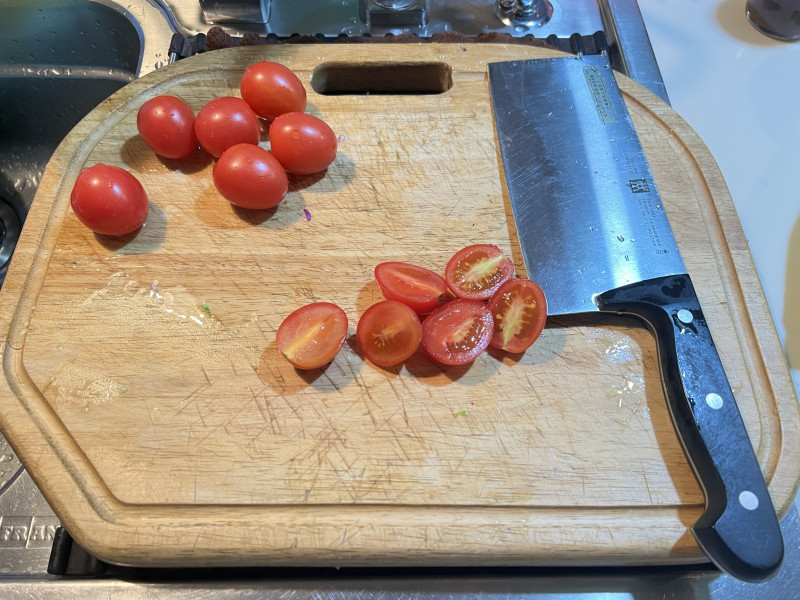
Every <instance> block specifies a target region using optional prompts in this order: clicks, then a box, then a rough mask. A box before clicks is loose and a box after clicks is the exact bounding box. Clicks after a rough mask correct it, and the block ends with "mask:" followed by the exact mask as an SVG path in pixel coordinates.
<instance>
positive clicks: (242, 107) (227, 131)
mask: <svg viewBox="0 0 800 600" xmlns="http://www.w3.org/2000/svg"><path fill="white" fill-rule="evenodd" d="M194 131H195V133H196V134H197V141H199V142H200V145H201V146H202V147H203V149H204V150H205V151H206V152H208V153H209V154H211V155H212V156H219V155H220V154H222V153H223V152H225V150H227V149H228V148H230V147H231V146H235V145H236V144H258V142H259V140H260V139H261V125H259V123H258V117H257V116H256V113H254V112H253V109H252V108H250V105H249V104H247V102H245V101H244V100H242V99H241V98H236V97H235V96H221V97H219V98H215V99H214V100H211V101H210V102H208V103H207V104H206V105H205V106H203V108H201V109H200V110H199V111H197V117H196V118H195V120H194Z"/></svg>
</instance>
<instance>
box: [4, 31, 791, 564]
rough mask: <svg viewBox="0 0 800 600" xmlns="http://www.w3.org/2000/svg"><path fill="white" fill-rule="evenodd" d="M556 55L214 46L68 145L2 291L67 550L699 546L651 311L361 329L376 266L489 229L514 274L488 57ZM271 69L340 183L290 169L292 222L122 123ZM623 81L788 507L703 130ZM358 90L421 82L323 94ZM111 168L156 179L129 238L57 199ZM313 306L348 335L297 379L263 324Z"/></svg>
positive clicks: (28, 460) (764, 344) (7, 370)
mask: <svg viewBox="0 0 800 600" xmlns="http://www.w3.org/2000/svg"><path fill="white" fill-rule="evenodd" d="M553 54H555V52H554V51H550V50H547V49H543V48H531V47H520V46H504V45H488V44H419V45H403V46H398V45H345V44H341V45H340V44H321V45H305V46H260V47H247V48H234V49H229V50H220V51H215V52H210V53H207V54H205V55H201V56H197V57H195V58H192V59H187V60H182V61H180V62H179V63H176V64H175V65H172V66H170V67H168V68H164V69H160V70H158V71H156V72H154V73H151V74H149V75H147V76H145V77H143V78H142V79H140V80H137V81H135V82H133V83H131V84H130V85H128V86H127V87H125V88H124V89H122V90H121V91H119V92H118V93H117V94H115V95H114V96H112V97H111V98H110V99H109V100H107V101H106V102H105V103H103V104H102V105H101V106H100V107H98V108H97V109H96V110H95V111H93V112H92V113H91V114H90V115H89V116H88V117H86V119H85V120H83V121H82V122H81V123H80V124H79V125H78V126H77V127H76V128H75V129H74V130H73V131H72V133H71V134H70V135H69V137H68V138H67V139H66V140H65V141H64V142H63V144H62V145H61V146H60V147H59V149H58V151H57V152H56V154H55V155H54V157H53V159H52V160H51V162H50V164H49V166H48V167H47V170H46V172H45V174H44V176H43V179H42V183H41V185H40V187H39V190H38V193H37V196H36V200H35V202H34V206H33V210H32V212H31V214H30V216H29V218H28V221H27V224H26V226H25V230H24V232H23V235H22V238H21V240H20V243H19V246H18V248H17V251H16V254H15V257H14V261H13V264H12V266H11V269H10V271H9V274H8V278H7V279H6V282H5V285H4V287H3V289H2V293H1V294H0V324H1V325H2V334H3V337H4V340H5V344H4V352H3V361H4V362H3V365H4V377H3V380H2V388H1V389H0V422H1V424H2V429H3V431H4V433H5V434H6V436H7V437H8V439H9V441H10V443H11V444H12V445H13V447H14V449H15V450H16V451H17V453H18V454H19V456H20V458H21V460H22V461H23V463H24V465H25V466H26V467H27V468H28V469H29V471H30V473H31V475H32V476H33V478H34V479H35V481H36V483H37V484H38V485H39V486H40V488H41V489H42V491H43V493H44V495H45V497H46V498H47V500H48V501H49V502H50V504H51V505H52V507H53V509H54V511H55V512H56V514H57V515H58V517H59V518H60V519H61V520H62V522H63V523H64V525H65V526H66V528H67V529H68V530H69V532H70V533H71V534H72V535H73V536H74V537H75V539H76V540H77V541H78V542H79V543H80V544H81V545H83V546H84V547H85V548H86V549H88V550H89V551H90V552H93V553H95V554H96V555H97V556H99V557H100V558H102V559H104V560H106V561H109V562H114V563H122V564H130V565H161V566H168V565H173V566H174V565H193V566H198V565H251V564H252V565H266V564H269V565H412V564H417V565H553V564H556V565H597V564H662V563H687V562H688V563H690V562H701V561H703V560H704V557H703V555H702V553H701V552H700V550H699V549H698V547H697V546H696V544H695V543H694V541H693V538H692V536H691V533H690V532H689V530H688V527H689V526H690V525H691V524H692V523H693V522H694V520H695V519H696V518H697V516H698V515H699V514H700V511H701V507H702V503H703V497H702V495H701V493H700V490H699V488H698V486H697V484H696V482H695V479H694V477H693V475H692V473H691V471H690V469H689V467H688V464H687V461H686V459H685V458H684V456H683V454H682V451H681V448H680V445H679V443H678V441H677V439H676V436H675V433H674V431H673V428H672V424H671V422H670V418H669V415H668V412H667V410H666V407H665V401H664V397H663V393H662V387H661V381H660V375H659V372H658V368H657V362H656V350H655V344H654V341H653V339H652V337H651V335H650V334H649V332H648V331H647V330H646V329H644V328H643V327H642V326H641V325H640V324H638V323H637V322H636V321H633V320H627V319H622V318H616V317H614V318H611V317H607V318H600V317H586V318H575V319H571V320H570V319H561V320H555V319H551V321H550V322H549V326H548V328H547V329H546V331H545V332H544V334H543V336H542V338H541V339H540V341H539V342H538V343H537V344H536V345H535V346H534V347H533V348H532V349H530V350H529V351H528V352H527V353H525V354H524V355H523V356H522V357H510V356H503V355H502V354H498V353H488V354H486V355H484V356H482V357H480V358H479V359H478V360H476V361H475V362H474V363H473V364H472V365H470V366H468V367H463V368H449V369H444V368H442V367H440V366H438V365H436V364H435V363H433V362H432V361H431V360H429V359H428V358H427V357H426V355H425V354H424V352H423V351H420V352H418V353H417V354H416V355H415V356H414V357H412V358H411V359H410V360H409V361H408V362H407V363H405V364H404V365H402V366H401V367H398V368H391V369H381V368H377V367H375V366H374V365H372V364H370V363H369V362H368V361H366V360H365V359H363V357H362V356H361V355H360V354H359V352H358V349H357V347H356V345H355V342H354V337H355V336H354V333H355V324H356V322H357V320H358V318H359V315H360V314H361V313H362V312H363V311H364V310H365V309H366V308H367V307H368V306H370V305H371V304H372V303H374V302H376V301H378V300H380V299H381V297H380V294H379V292H378V290H377V287H376V285H375V283H374V281H373V276H372V273H373V269H374V267H375V265H377V264H378V263H380V262H383V261H388V260H403V261H408V262H413V263H415V264H419V265H422V266H424V267H428V268H430V269H433V270H436V271H439V272H441V271H443V267H444V265H445V263H446V261H447V259H448V258H449V257H450V256H451V255H452V254H453V253H454V252H455V251H456V250H458V249H459V248H461V247H462V246H464V245H466V244H470V243H477V242H488V243H494V244H497V245H499V246H500V247H501V248H504V249H506V250H507V251H508V252H510V253H511V255H512V256H513V258H514V260H515V262H516V264H517V269H518V271H519V272H520V273H524V265H523V263H522V259H521V255H520V250H519V247H518V243H517V241H516V234H515V232H514V228H513V221H512V220H511V216H510V215H511V211H510V206H509V201H508V197H507V194H506V191H505V190H504V183H503V178H502V164H501V161H500V158H499V153H498V149H497V146H496V144H495V137H494V126H493V121H492V115H491V102H490V97H489V90H488V84H487V75H486V65H487V63H489V62H492V61H499V60H509V59H512V58H536V57H544V56H551V55H553ZM264 59H267V60H274V61H278V62H281V63H284V64H286V65H287V66H289V67H291V68H292V69H294V70H295V72H296V73H297V74H298V75H299V76H300V78H301V79H302V80H303V82H304V84H305V85H306V87H307V90H308V94H309V105H308V111H309V112H311V113H313V114H317V115H319V116H321V117H323V118H324V119H325V120H326V121H327V122H328V123H329V124H330V125H331V126H332V127H333V129H334V130H335V131H336V133H337V135H339V137H340V144H339V153H338V157H337V159H336V161H335V162H334V164H333V165H332V166H331V167H330V168H329V169H328V171H327V173H325V174H323V175H319V176H311V177H304V178H296V179H294V180H293V181H292V186H291V190H290V192H289V194H288V196H287V198H286V200H285V201H284V202H283V203H282V204H281V205H280V206H279V207H278V208H277V209H275V210H271V211H262V212H246V211H239V210H236V209H234V208H232V207H231V205H230V204H228V203H227V202H226V201H225V200H223V199H222V198H221V197H220V196H219V195H218V194H217V193H216V191H215V189H214V187H213V184H212V181H211V169H212V166H213V162H212V160H211V159H210V158H209V157H208V156H207V155H204V154H203V153H202V152H200V151H198V152H197V153H196V154H194V155H193V156H192V157H190V159H187V160H185V161H167V160H162V159H159V158H158V157H157V156H155V155H154V154H153V153H152V152H151V151H149V150H148V148H147V147H146V146H145V144H144V143H143V142H142V140H141V139H140V138H139V136H138V135H137V131H136V113H137V110H138V108H139V106H141V104H142V103H143V102H144V101H146V100H147V99H149V98H151V97H153V96H156V95H158V94H174V95H177V96H179V97H181V98H183V99H184V100H186V101H187V102H188V103H189V104H190V105H191V106H192V107H193V108H194V109H195V110H197V109H199V108H200V107H201V106H202V105H203V104H204V103H205V102H207V101H208V100H211V99H212V98H214V97H216V96H221V95H237V94H238V85H239V79H240V77H241V75H242V73H243V71H244V69H245V68H246V67H247V66H248V65H249V64H252V63H254V62H257V61H259V60H264ZM619 79H620V84H621V87H622V89H623V91H624V93H625V97H626V101H627V102H628V105H629V107H630V110H631V112H632V116H633V120H634V122H635V124H636V127H637V129H638V131H639V133H640V136H641V139H642V142H643V145H644V148H645V151H646V153H647V155H648V158H649V160H650V162H651V166H652V170H653V172H654V176H655V179H656V181H657V183H658V186H659V188H660V190H661V192H662V195H663V204H664V209H665V210H666V211H667V213H668V216H669V218H670V220H671V222H672V225H673V228H674V230H675V236H676V238H677V239H678V243H679V246H680V249H681V252H682V254H683V257H684V259H685V262H686V264H687V267H688V269H689V272H690V274H691V276H692V278H693V279H694V281H695V282H696V284H697V285H698V293H699V294H700V299H701V303H702V305H703V308H704V311H705V314H706V315H707V317H708V320H709V322H710V324H711V328H712V332H713V334H714V336H715V339H716V341H717V344H718V347H719V351H720V354H721V357H722V360H723V363H724V365H725V367H726V370H727V372H728V375H729V378H730V381H731V384H732V387H733V389H734V392H735V394H736V397H737V400H738V402H739V405H740V408H741V411H742V413H743V417H744V420H745V422H746V424H747V427H748V431H749V434H750V436H751V438H752V441H753V443H754V446H755V448H756V451H757V455H758V458H759V460H760V463H761V465H762V467H763V471H764V473H765V477H766V479H767V481H768V484H769V488H770V492H771V494H772V496H773V499H774V501H775V504H776V506H777V508H778V510H779V512H780V514H781V515H783V514H784V513H785V512H786V511H787V510H788V508H789V506H790V503H791V502H792V500H793V498H794V495H795V492H796V488H797V482H798V476H799V474H800V473H799V471H800V461H798V453H799V452H800V451H799V450H798V449H799V448H800V444H798V441H800V436H799V435H798V423H800V417H799V416H798V403H797V398H796V397H795V394H794V389H793V387H792V385H791V380H790V378H789V372H788V369H787V367H786V363H785V360H784V358H783V354H782V351H781V347H780V344H779V342H778V339H777V336H776V333H775V330H774V327H773V324H772V319H771V316H770V313H769V310H768V307H767V304H766V301H765V299H764V295H763V293H762V291H761V288H760V284H759V280H758V276H757V274H756V271H755V268H754V265H753V262H752V260H751V257H750V254H749V251H748V247H747V242H746V240H745V238H744V235H743V233H742V229H741V227H740V224H739V222H738V219H737V216H736V213H735V210H734V206H733V204H732V202H731V199H730V197H729V195H728V192H727V190H726V187H725V184H724V182H723V180H722V177H721V176H720V172H719V170H718V168H717V166H716V165H715V163H714V161H713V159H712V157H711V156H710V155H709V153H708V151H707V149H706V148H705V147H704V145H703V144H702V142H701V141H700V140H699V139H698V137H697V136H696V135H695V134H694V133H693V132H692V130H691V129H690V128H689V127H688V126H687V124H686V123H685V122H683V121H682V120H681V119H680V117H678V116H677V115H676V114H675V113H674V112H673V111H672V110H671V109H670V108H669V107H668V106H667V105H665V104H663V103H662V102H660V101H659V100H657V99H656V98H655V97H654V96H652V95H651V94H649V93H648V92H646V91H645V90H644V89H643V88H641V87H640V86H638V85H637V84H635V83H633V82H631V81H630V80H628V79H626V78H624V77H619ZM380 82H383V83H380ZM367 83H372V84H374V85H384V86H388V87H389V88H394V91H395V92H400V91H410V92H412V93H406V94H399V93H392V94H376V93H370V94H363V93H360V94H347V93H345V94H341V93H333V92H337V91H342V90H343V89H348V88H353V87H354V86H355V87H356V88H358V87H362V88H363V86H364V85H366V84H367ZM413 86H416V87H413ZM321 92H325V93H321ZM423 92H437V93H423ZM439 92H440V93H439ZM264 143H265V144H266V141H265V142H264ZM97 162H106V163H109V164H114V165H119V166H121V167H124V168H126V169H128V170H129V171H131V172H132V173H134V174H135V175H136V176H137V177H138V178H139V179H140V181H141V182H142V183H143V185H144V186H145V188H146V190H147V191H148V194H149V198H150V203H151V209H150V216H149V218H148V221H147V224H146V226H145V227H144V228H143V229H142V230H141V231H140V232H139V233H138V235H135V236H133V237H128V238H126V239H124V240H121V241H111V240H108V239H104V238H101V237H97V236H95V235H94V234H92V233H91V232H89V231H88V230H87V229H85V228H84V227H83V226H82V225H81V224H80V223H79V222H78V221H77V220H76V218H75V216H74V214H73V213H72V212H71V209H70V208H69V195H70V191H71V188H72V185H73V183H74V181H75V178H76V176H77V175H78V173H79V171H80V169H81V168H83V167H86V166H90V165H92V164H95V163H97ZM305 211H307V214H306V212H305ZM323 300H324V301H331V302H335V303H337V304H339V305H340V306H341V307H342V308H343V309H344V310H345V312H346V313H347V315H348V318H349V319H350V323H351V324H350V336H349V338H348V343H347V344H346V345H345V347H344V349H343V351H342V352H341V353H340V354H339V355H338V356H337V358H336V359H335V360H334V361H333V363H331V364H330V365H329V366H328V367H327V368H324V369H321V370H317V371H312V372H298V371H296V370H294V369H293V368H292V367H291V366H290V365H289V364H288V363H287V362H286V361H285V360H284V359H283V358H282V357H281V356H280V354H279V352H278V351H277V349H276V346H275V331H276V329H277V327H278V325H279V324H280V322H281V321H282V319H283V318H284V317H285V316H286V315H287V314H288V313H289V312H291V311H292V310H294V309H296V308H298V307H299V306H301V305H303V304H306V303H308V302H312V301H323Z"/></svg>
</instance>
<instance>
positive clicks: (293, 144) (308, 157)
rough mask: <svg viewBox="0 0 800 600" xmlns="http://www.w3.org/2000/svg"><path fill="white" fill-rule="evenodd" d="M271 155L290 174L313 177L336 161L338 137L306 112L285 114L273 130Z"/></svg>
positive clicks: (324, 124) (271, 126)
mask: <svg viewBox="0 0 800 600" xmlns="http://www.w3.org/2000/svg"><path fill="white" fill-rule="evenodd" d="M269 146H270V148H269V149H270V152H272V154H274V155H275V158H277V159H278V161H279V162H280V163H281V164H282V165H283V168H284V169H286V170H287V171H289V173H295V174H296V175H310V174H312V173H318V172H319V171H322V170H324V169H326V168H327V167H328V165H330V164H331V163H332V162H333V159H334V158H336V146H337V140H336V134H335V133H334V132H333V129H331V128H330V126H329V125H328V124H327V123H326V122H325V121H323V120H322V119H319V118H317V117H315V116H314V115H309V114H306V113H302V112H290V113H284V114H282V115H280V116H279V117H277V118H276V119H275V120H274V121H273V122H272V124H271V125H270V126H269Z"/></svg>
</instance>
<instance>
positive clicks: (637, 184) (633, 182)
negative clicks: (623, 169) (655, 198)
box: [628, 179, 650, 194]
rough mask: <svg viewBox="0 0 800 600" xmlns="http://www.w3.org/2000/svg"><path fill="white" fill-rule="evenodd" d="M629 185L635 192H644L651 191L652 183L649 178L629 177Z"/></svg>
mask: <svg viewBox="0 0 800 600" xmlns="http://www.w3.org/2000/svg"><path fill="white" fill-rule="evenodd" d="M628 187H629V188H631V192H633V193H634V194H644V193H647V192H649V191H650V184H649V183H647V179H629V180H628Z"/></svg>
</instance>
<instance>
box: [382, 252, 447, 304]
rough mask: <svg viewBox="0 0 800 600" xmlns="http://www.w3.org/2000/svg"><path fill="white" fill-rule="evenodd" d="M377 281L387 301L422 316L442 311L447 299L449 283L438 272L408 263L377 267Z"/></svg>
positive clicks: (394, 263) (386, 263)
mask: <svg viewBox="0 0 800 600" xmlns="http://www.w3.org/2000/svg"><path fill="white" fill-rule="evenodd" d="M375 281H377V282H378V288H379V289H380V291H381V294H383V296H384V298H386V299H387V300H397V301H398V302H402V303H403V304H405V305H407V306H409V307H410V308H411V309H412V310H414V312H416V313H417V314H418V315H427V314H429V313H431V312H433V311H434V310H435V309H436V308H438V307H439V306H440V305H441V304H442V303H443V302H444V300H445V297H446V296H447V283H446V282H445V280H444V278H443V277H442V276H441V275H439V274H438V273H434V272H433V271H430V270H428V269H426V268H424V267H418V266H417V265H412V264H408V263H404V262H385V263H380V264H379V265H378V266H377V267H375Z"/></svg>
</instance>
